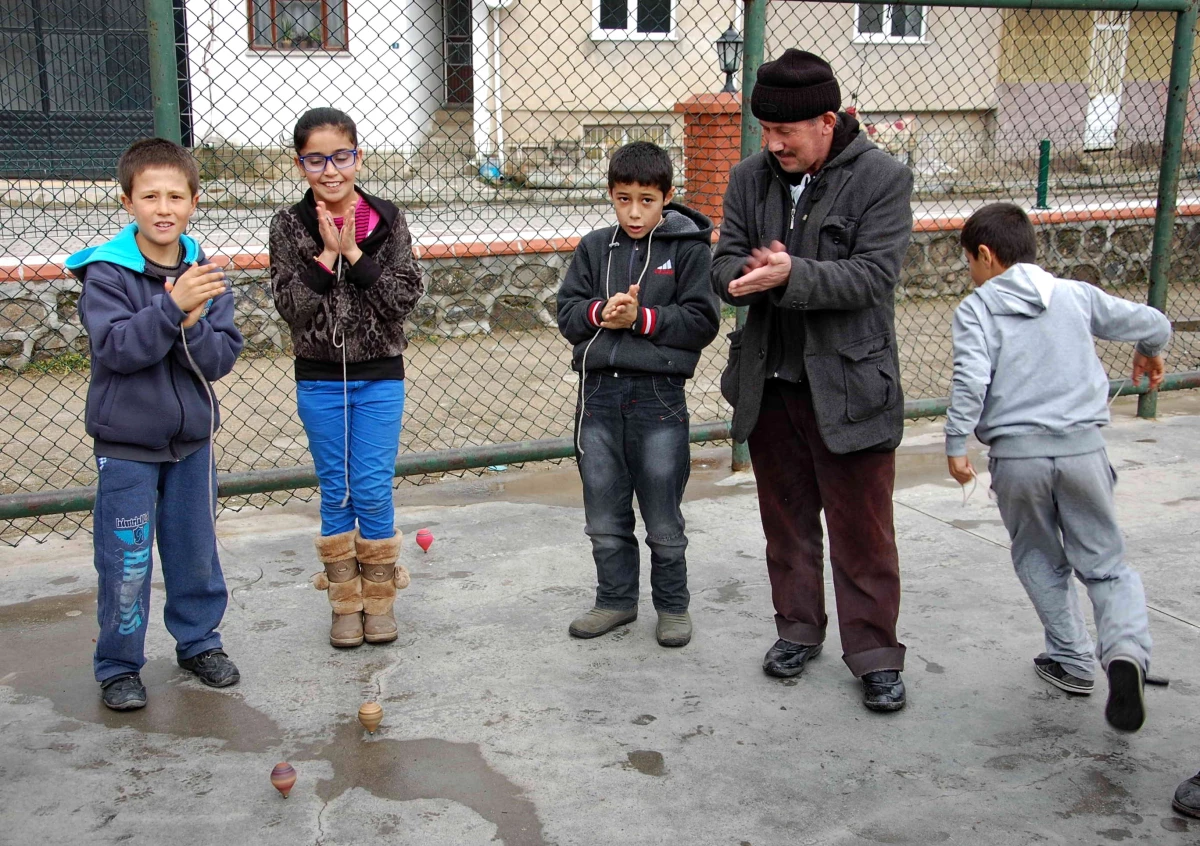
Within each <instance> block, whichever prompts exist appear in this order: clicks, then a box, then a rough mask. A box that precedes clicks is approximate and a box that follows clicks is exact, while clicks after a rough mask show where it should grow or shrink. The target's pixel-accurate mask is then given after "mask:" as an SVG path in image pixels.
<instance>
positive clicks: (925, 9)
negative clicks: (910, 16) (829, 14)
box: [853, 3, 930, 44]
mask: <svg viewBox="0 0 1200 846" xmlns="http://www.w3.org/2000/svg"><path fill="white" fill-rule="evenodd" d="M874 5H882V6H883V32H860V31H859V29H858V22H859V15H860V13H861V11H862V9H861V7H862V6H874ZM916 5H917V4H916V3H883V4H875V3H855V4H854V7H853V8H854V43H855V44H928V43H929V9H930V7H929V6H921V7H920V9H921V34H920V35H891V34H890V33H891V31H892V8H893V7H895V6H916Z"/></svg>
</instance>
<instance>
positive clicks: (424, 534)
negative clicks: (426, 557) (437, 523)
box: [417, 529, 433, 552]
mask: <svg viewBox="0 0 1200 846" xmlns="http://www.w3.org/2000/svg"><path fill="white" fill-rule="evenodd" d="M417 546H419V547H421V550H422V551H424V552H428V551H429V547H431V546H433V532H431V531H429V530H428V529H418V530H417Z"/></svg>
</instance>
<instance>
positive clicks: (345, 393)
mask: <svg viewBox="0 0 1200 846" xmlns="http://www.w3.org/2000/svg"><path fill="white" fill-rule="evenodd" d="M338 249H339V251H340V250H341V242H340V241H339V242H338ZM342 262H343V259H342V254H341V252H338V261H337V282H338V284H339V285H340V284H341V282H342ZM339 322H340V321H337V320H335V321H334V324H333V345H334V346H335V347H337V348H338V349H340V350H341V351H342V471H343V473H344V474H345V476H346V495H345V496H344V497H342V506H341V507H342V508H345V507H346V506H347V505H349V504H350V385H349V380H348V379H347V378H346V330H344V329H343V330H342V340H341V342H340V343H339V342H338V323H339Z"/></svg>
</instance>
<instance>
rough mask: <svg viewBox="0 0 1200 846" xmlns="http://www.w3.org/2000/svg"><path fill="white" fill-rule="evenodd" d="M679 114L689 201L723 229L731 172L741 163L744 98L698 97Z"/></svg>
mask: <svg viewBox="0 0 1200 846" xmlns="http://www.w3.org/2000/svg"><path fill="white" fill-rule="evenodd" d="M675 111H676V112H680V113H682V114H683V135H684V140H683V158H684V161H685V163H686V164H685V173H684V180H685V185H686V187H687V197H686V198H685V202H686V203H687V205H688V206H690V207H691V208H693V209H695V210H696V211H698V212H701V213H703V214H706V215H708V216H709V217H711V218H712V220H713V223H715V224H717V225H718V226H720V224H721V202H722V200H723V199H724V197H725V186H726V185H727V184H729V169H730V168H731V167H733V166H734V165H735V164H737V163H738V161H740V160H741V146H742V95H741V94H694V95H693V96H691V97H688V98H687V99H686V100H684V101H683V102H680V103H676V104H675Z"/></svg>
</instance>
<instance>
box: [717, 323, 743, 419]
mask: <svg viewBox="0 0 1200 846" xmlns="http://www.w3.org/2000/svg"><path fill="white" fill-rule="evenodd" d="M743 331H745V330H742V329H735V330H733V331H732V332H730V333H729V361H728V362H726V364H725V369H724V370H723V371H722V372H721V396H722V397H724V398H725V402H727V403H729V404H730V405H731V406H736V405H737V399H738V386H739V383H740V382H741V378H740V375H739V373H738V366H739V365H740V364H741V361H742V332H743Z"/></svg>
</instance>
